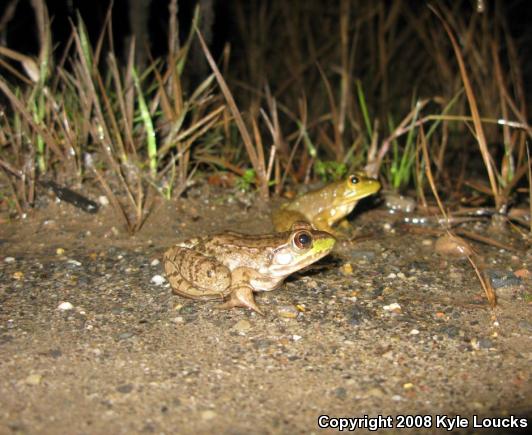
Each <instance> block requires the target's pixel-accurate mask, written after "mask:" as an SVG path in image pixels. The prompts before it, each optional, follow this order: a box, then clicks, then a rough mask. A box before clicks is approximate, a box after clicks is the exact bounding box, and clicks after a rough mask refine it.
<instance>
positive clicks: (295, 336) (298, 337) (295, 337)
mask: <svg viewBox="0 0 532 435" xmlns="http://www.w3.org/2000/svg"><path fill="white" fill-rule="evenodd" d="M302 338H303V337H301V335H295V334H294V335H292V340H294V341H299V340H301V339H302Z"/></svg>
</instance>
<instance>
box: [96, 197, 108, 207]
mask: <svg viewBox="0 0 532 435" xmlns="http://www.w3.org/2000/svg"><path fill="white" fill-rule="evenodd" d="M98 202H99V203H100V204H101V205H103V206H104V207H105V206H107V205H109V199H107V196H105V195H100V196H99V197H98Z"/></svg>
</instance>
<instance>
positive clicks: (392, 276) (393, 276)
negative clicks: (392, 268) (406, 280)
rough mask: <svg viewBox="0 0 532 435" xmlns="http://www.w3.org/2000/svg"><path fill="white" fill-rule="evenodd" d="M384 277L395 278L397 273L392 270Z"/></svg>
mask: <svg viewBox="0 0 532 435" xmlns="http://www.w3.org/2000/svg"><path fill="white" fill-rule="evenodd" d="M386 278H390V279H395V278H397V275H396V274H395V273H393V272H392V273H390V274H389V275H388V276H387V277H386Z"/></svg>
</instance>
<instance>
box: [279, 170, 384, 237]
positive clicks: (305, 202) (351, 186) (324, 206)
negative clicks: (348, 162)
mask: <svg viewBox="0 0 532 435" xmlns="http://www.w3.org/2000/svg"><path fill="white" fill-rule="evenodd" d="M380 188H381V184H380V183H379V181H378V180H376V179H374V178H370V177H368V176H366V175H365V174H363V173H360V172H359V173H354V174H352V175H349V176H348V177H347V178H346V179H345V180H341V181H337V182H334V183H331V184H328V185H327V186H325V187H322V188H321V189H318V190H314V191H312V192H308V193H306V194H304V195H302V196H300V197H298V198H296V199H294V200H293V201H291V202H289V203H286V204H284V205H282V206H281V207H280V208H279V209H277V210H274V212H273V214H272V221H273V225H274V227H275V230H276V231H286V229H287V228H290V226H291V225H292V223H293V222H295V221H306V222H309V223H311V224H312V225H313V226H314V227H315V228H317V229H318V230H321V231H326V232H329V233H331V234H335V235H339V233H338V232H337V231H335V230H334V229H333V228H332V226H333V225H334V224H336V223H337V222H338V221H340V220H341V219H343V218H344V217H346V216H347V215H348V214H349V213H351V212H352V211H353V209H354V208H355V206H356V205H357V203H358V201H359V200H360V199H362V198H365V197H366V196H369V195H373V194H374V193H376V192H378V190H379V189H380Z"/></svg>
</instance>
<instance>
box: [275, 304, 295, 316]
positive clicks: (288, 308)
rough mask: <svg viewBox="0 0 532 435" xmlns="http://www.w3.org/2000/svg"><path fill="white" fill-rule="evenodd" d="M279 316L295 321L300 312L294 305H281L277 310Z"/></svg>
mask: <svg viewBox="0 0 532 435" xmlns="http://www.w3.org/2000/svg"><path fill="white" fill-rule="evenodd" d="M277 314H278V315H279V317H284V318H285V319H295V318H296V317H297V316H298V314H299V311H298V310H297V308H296V307H294V306H293V305H281V306H280V307H278V308H277Z"/></svg>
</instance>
